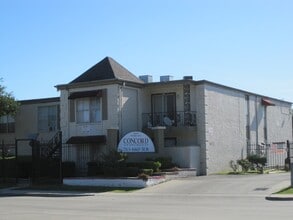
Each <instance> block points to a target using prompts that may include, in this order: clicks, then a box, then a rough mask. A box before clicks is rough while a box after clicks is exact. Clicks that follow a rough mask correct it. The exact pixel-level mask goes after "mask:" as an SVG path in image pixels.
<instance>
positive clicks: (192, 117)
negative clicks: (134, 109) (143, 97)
mask: <svg viewBox="0 0 293 220" xmlns="http://www.w3.org/2000/svg"><path fill="white" fill-rule="evenodd" d="M142 123H143V124H142V127H143V128H151V127H157V126H166V127H170V126H172V127H186V126H187V127H193V126H196V112H194V111H189V112H183V111H176V112H155V113H143V114H142Z"/></svg>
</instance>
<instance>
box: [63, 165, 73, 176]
mask: <svg viewBox="0 0 293 220" xmlns="http://www.w3.org/2000/svg"><path fill="white" fill-rule="evenodd" d="M62 175H63V177H74V176H75V162H73V161H64V162H62Z"/></svg>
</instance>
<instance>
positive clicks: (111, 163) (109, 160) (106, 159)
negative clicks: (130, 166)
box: [101, 150, 127, 168]
mask: <svg viewBox="0 0 293 220" xmlns="http://www.w3.org/2000/svg"><path fill="white" fill-rule="evenodd" d="M126 159H127V155H126V154H124V153H120V152H117V151H116V150H109V151H108V152H107V153H104V154H102V155H101V161H102V165H103V167H113V168H114V167H125V166H126Z"/></svg>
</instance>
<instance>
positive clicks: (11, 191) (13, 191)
mask: <svg viewBox="0 0 293 220" xmlns="http://www.w3.org/2000/svg"><path fill="white" fill-rule="evenodd" d="M94 195H95V194H94V193H83V192H72V191H68V192H67V191H38V190H20V189H17V188H7V189H3V190H0V197H13V196H17V197H20V196H31V197H80V196H94Z"/></svg>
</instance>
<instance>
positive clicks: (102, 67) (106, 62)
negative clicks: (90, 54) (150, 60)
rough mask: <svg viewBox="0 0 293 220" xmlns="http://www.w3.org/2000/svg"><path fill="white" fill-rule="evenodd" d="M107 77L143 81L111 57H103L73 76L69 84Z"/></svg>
mask: <svg viewBox="0 0 293 220" xmlns="http://www.w3.org/2000/svg"><path fill="white" fill-rule="evenodd" d="M107 79H119V80H125V81H129V82H135V83H140V84H142V83H143V81H142V80H140V79H139V78H137V77H136V76H135V75H133V74H132V73H131V72H129V71H128V70H127V69H126V68H124V67H123V66H122V65H120V64H119V63H118V62H116V61H115V60H114V59H112V58H111V57H105V58H104V59H103V60H101V61H100V62H99V63H97V64H96V65H94V66H93V67H91V68H90V69H88V70H87V71H85V72H84V73H83V74H81V75H80V76H78V77H77V78H75V79H74V80H73V81H71V82H70V83H69V84H72V83H80V82H91V81H98V80H107Z"/></svg>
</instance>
